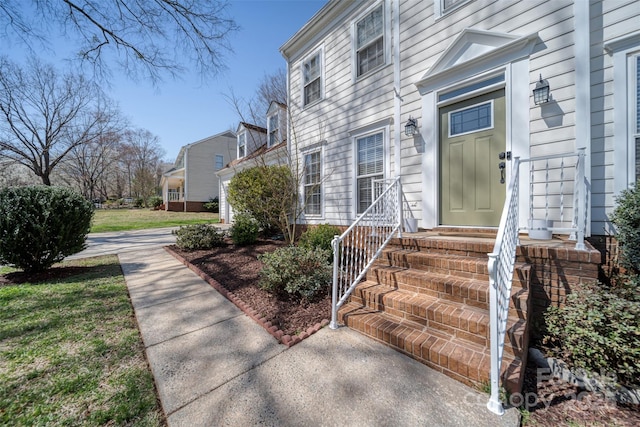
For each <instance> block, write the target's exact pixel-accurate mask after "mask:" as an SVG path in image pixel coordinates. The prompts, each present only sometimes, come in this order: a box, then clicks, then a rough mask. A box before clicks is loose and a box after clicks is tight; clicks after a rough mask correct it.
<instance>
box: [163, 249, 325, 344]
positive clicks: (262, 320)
mask: <svg viewBox="0 0 640 427" xmlns="http://www.w3.org/2000/svg"><path fill="white" fill-rule="evenodd" d="M164 249H165V250H166V251H167V252H168V253H169V254H171V255H172V256H173V257H174V258H176V259H177V260H178V261H180V262H181V263H183V264H184V265H186V266H187V267H188V268H189V269H190V270H191V271H193V272H194V273H196V274H197V275H198V276H199V277H200V278H202V279H203V280H204V281H205V282H207V283H208V284H209V285H210V286H211V287H213V288H214V289H215V290H216V291H218V292H219V293H220V294H221V295H222V296H223V297H225V298H226V299H228V300H229V301H231V302H232V303H233V304H234V305H235V306H236V307H238V308H239V309H240V310H242V311H243V312H244V313H245V314H246V315H247V316H249V317H251V318H252V319H253V320H254V321H255V322H256V323H258V325H260V326H262V327H263V328H264V329H265V330H266V331H267V332H269V334H271V336H273V337H274V338H275V339H276V340H277V341H278V342H280V343H281V344H284V345H286V346H287V347H292V346H294V345H296V344H298V343H299V342H301V341H302V340H304V339H305V338H309V337H310V336H311V335H313V334H315V333H316V332H318V331H319V330H320V329H322V328H324V327H325V326H327V325H328V324H329V320H328V319H323V320H322V321H321V322H320V323H316V324H315V325H313V326H309V327H308V328H307V330H306V331H304V332H302V333H300V334H299V335H294V336H291V335H285V334H284V332H283V331H282V330H280V329H278V327H277V326H274V325H273V324H272V323H271V321H270V320H269V319H267V318H266V317H264V316H260V315H259V314H258V312H257V311H255V310H254V309H253V308H252V307H250V306H249V305H248V304H246V303H245V302H244V301H242V299H240V298H239V297H238V296H236V295H235V294H234V293H233V292H231V291H229V290H228V289H226V288H225V287H224V286H222V284H220V282H218V281H217V280H215V279H214V278H213V277H211V276H209V275H208V274H207V273H205V272H204V271H202V270H200V269H199V268H198V267H196V266H195V265H193V264H191V263H190V262H189V261H187V260H186V259H185V258H184V257H182V256H181V255H180V254H178V253H177V252H175V251H174V250H173V249H171V248H170V247H169V246H165V247H164Z"/></svg>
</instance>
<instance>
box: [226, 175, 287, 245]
mask: <svg viewBox="0 0 640 427" xmlns="http://www.w3.org/2000/svg"><path fill="white" fill-rule="evenodd" d="M296 197H297V192H296V185H295V180H294V178H293V175H292V173H291V169H289V167H288V166H279V165H272V166H256V167H253V168H249V169H245V170H243V171H241V172H238V173H237V174H236V175H234V177H233V178H231V181H230V182H229V187H228V195H227V200H228V201H229V204H231V206H232V207H233V209H234V210H235V211H236V212H247V213H249V214H250V215H251V216H252V217H253V218H255V219H256V220H257V221H258V224H259V225H260V227H261V228H262V229H264V230H266V231H267V232H268V231H269V230H280V232H282V234H283V235H284V236H285V238H287V237H288V236H289V234H290V231H289V229H288V227H289V223H290V218H291V213H292V210H293V207H294V202H295V200H296Z"/></svg>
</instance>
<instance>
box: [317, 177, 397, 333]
mask: <svg viewBox="0 0 640 427" xmlns="http://www.w3.org/2000/svg"><path fill="white" fill-rule="evenodd" d="M377 182H379V183H384V184H385V185H387V187H386V188H385V189H384V191H381V192H380V195H379V196H378V197H377V198H376V199H375V200H374V201H373V203H372V204H371V205H370V206H369V207H368V208H367V209H366V210H365V211H364V212H363V213H362V214H361V215H360V216H358V218H357V219H356V220H355V222H354V223H353V224H351V226H350V227H349V228H347V230H346V231H345V232H344V233H342V235H340V236H335V237H334V239H333V241H332V242H331V246H332V248H333V289H332V300H331V323H330V324H329V327H330V328H331V329H337V328H338V309H339V308H340V307H341V306H342V305H343V304H344V303H345V301H346V300H347V298H348V297H349V295H350V294H351V292H353V290H354V289H355V287H356V285H357V284H358V283H359V282H360V280H361V279H362V278H363V277H364V275H365V274H366V273H367V270H368V269H369V267H371V265H372V264H373V262H374V261H375V260H376V258H377V257H378V256H379V255H380V253H381V252H382V250H383V249H384V247H385V246H386V245H387V243H389V241H390V240H391V238H392V237H393V236H394V234H395V233H396V232H397V233H398V237H402V228H401V227H402V187H401V184H400V178H399V177H398V178H395V179H393V180H379V181H377ZM375 192H376V193H378V190H377V189H376V191H375Z"/></svg>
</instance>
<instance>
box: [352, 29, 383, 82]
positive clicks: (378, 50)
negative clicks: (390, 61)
mask: <svg viewBox="0 0 640 427" xmlns="http://www.w3.org/2000/svg"><path fill="white" fill-rule="evenodd" d="M382 64H384V41H383V39H382V37H380V38H379V39H378V40H377V41H376V42H375V43H372V44H371V45H369V46H367V47H366V48H364V49H361V50H359V51H358V75H359V76H360V75H362V74H365V73H367V72H369V71H370V70H373V69H374V68H376V67H377V66H378V65H382Z"/></svg>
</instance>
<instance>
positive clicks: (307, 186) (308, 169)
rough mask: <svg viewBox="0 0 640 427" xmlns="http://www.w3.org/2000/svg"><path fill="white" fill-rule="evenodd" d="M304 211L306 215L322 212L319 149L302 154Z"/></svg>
mask: <svg viewBox="0 0 640 427" xmlns="http://www.w3.org/2000/svg"><path fill="white" fill-rule="evenodd" d="M304 198H305V205H304V211H305V213H306V214H307V215H321V214H322V170H321V161H320V151H314V152H312V153H308V154H305V156H304Z"/></svg>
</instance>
